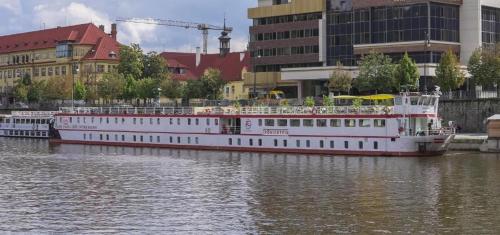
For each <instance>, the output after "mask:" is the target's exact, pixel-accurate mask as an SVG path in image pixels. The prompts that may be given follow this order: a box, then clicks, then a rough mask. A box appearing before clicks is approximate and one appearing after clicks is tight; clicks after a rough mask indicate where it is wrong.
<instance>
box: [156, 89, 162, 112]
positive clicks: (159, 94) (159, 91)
mask: <svg viewBox="0 0 500 235" xmlns="http://www.w3.org/2000/svg"><path fill="white" fill-rule="evenodd" d="M160 100H161V88H159V87H158V104H157V105H158V108H159V107H161V103H160Z"/></svg>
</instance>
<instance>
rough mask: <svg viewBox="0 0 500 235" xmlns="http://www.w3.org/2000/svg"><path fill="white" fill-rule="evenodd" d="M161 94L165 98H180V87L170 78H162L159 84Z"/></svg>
mask: <svg viewBox="0 0 500 235" xmlns="http://www.w3.org/2000/svg"><path fill="white" fill-rule="evenodd" d="M160 88H161V93H162V95H163V96H165V97H167V98H180V97H182V85H181V83H180V82H179V81H177V80H174V79H172V78H170V77H167V78H164V79H163V80H162V81H161V83H160Z"/></svg>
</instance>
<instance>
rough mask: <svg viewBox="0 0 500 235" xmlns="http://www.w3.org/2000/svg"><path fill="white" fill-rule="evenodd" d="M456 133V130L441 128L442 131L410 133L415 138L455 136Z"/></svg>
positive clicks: (432, 130)
mask: <svg viewBox="0 0 500 235" xmlns="http://www.w3.org/2000/svg"><path fill="white" fill-rule="evenodd" d="M455 133H456V129H455V128H450V127H446V128H441V129H431V130H421V131H417V132H415V133H410V135H415V136H432V135H454V134H455Z"/></svg>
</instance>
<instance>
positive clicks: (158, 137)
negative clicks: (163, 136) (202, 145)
mask: <svg viewBox="0 0 500 235" xmlns="http://www.w3.org/2000/svg"><path fill="white" fill-rule="evenodd" d="M196 139H198V137H196ZM156 142H158V143H160V136H156Z"/></svg>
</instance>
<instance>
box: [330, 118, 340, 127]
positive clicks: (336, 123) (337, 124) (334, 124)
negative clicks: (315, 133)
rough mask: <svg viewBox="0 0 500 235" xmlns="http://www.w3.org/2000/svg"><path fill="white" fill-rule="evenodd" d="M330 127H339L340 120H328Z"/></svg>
mask: <svg viewBox="0 0 500 235" xmlns="http://www.w3.org/2000/svg"><path fill="white" fill-rule="evenodd" d="M330 126H331V127H340V126H342V120H340V119H331V120H330Z"/></svg>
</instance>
